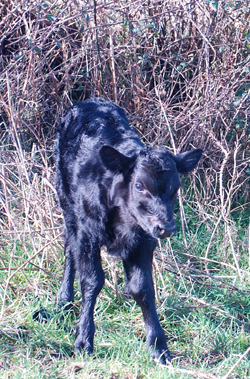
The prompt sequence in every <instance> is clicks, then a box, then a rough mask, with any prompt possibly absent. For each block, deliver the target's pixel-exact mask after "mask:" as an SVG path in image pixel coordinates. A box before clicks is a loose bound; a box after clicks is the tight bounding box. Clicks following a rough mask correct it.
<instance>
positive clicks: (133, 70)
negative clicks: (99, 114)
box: [0, 0, 250, 323]
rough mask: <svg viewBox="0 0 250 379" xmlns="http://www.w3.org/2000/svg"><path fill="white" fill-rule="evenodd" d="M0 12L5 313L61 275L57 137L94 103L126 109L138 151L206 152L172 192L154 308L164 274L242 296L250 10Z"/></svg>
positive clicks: (119, 6)
mask: <svg viewBox="0 0 250 379" xmlns="http://www.w3.org/2000/svg"><path fill="white" fill-rule="evenodd" d="M0 15H1V16H0V20H1V21H0V36H1V37H0V38H1V40H0V41H1V55H0V143H1V150H0V183H1V184H0V212H1V217H0V230H1V235H2V237H1V242H0V248H1V253H0V262H1V263H0V270H1V271H0V274H1V272H2V273H4V275H3V276H2V278H3V279H1V298H2V304H1V314H2V316H4V314H5V312H7V311H8V303H9V301H10V298H11V295H10V293H12V294H14V295H17V294H20V293H22V291H31V292H33V293H34V294H35V295H39V294H46V291H48V283H47V282H48V278H54V279H57V278H58V277H60V276H61V270H62V269H61V263H60V262H61V260H62V254H61V252H62V248H61V245H60V244H61V242H62V239H61V224H62V216H61V213H60V210H59V208H58V204H57V201H56V195H55V190H54V179H53V175H54V173H53V172H54V170H53V159H52V149H53V140H54V136H55V130H56V127H57V125H58V123H59V121H60V118H61V116H62V114H63V112H64V111H65V110H66V109H67V108H68V107H69V106H70V105H71V104H72V103H74V102H76V101H80V100H84V99H86V98H89V97H90V96H103V97H105V98H108V99H110V100H113V101H116V102H117V103H119V104H120V105H121V106H123V107H124V108H125V109H126V110H127V112H128V116H129V120H130V123H131V125H133V126H135V127H136V128H137V129H138V132H139V133H140V135H141V138H142V139H143V140H144V141H145V142H146V143H150V144H154V145H166V146H167V147H168V148H169V149H171V150H172V151H173V152H179V151H184V150H186V149H190V148H193V147H202V148H203V149H204V159H203V162H202V163H201V165H200V166H199V170H198V171H197V172H196V173H195V174H193V175H192V176H191V177H189V178H187V179H185V180H184V189H185V196H184V194H183V192H182V193H181V194H180V219H181V222H180V229H181V230H182V234H183V235H182V238H183V241H184V242H183V244H181V245H180V242H179V240H178V241H177V240H176V241H174V242H168V243H167V245H166V247H165V246H164V247H162V248H161V249H159V251H158V253H157V255H156V259H155V270H156V273H157V277H158V284H159V285H160V287H161V293H160V294H159V299H158V300H159V302H160V298H164V294H166V292H165V291H167V289H166V288H165V287H166V285H165V284H164V283H165V278H164V273H165V271H166V270H168V272H173V273H175V275H178V276H179V277H180V280H181V281H182V282H183V285H184V288H186V293H185V294H184V295H183V296H184V297H185V298H187V297H188V295H189V294H190V293H189V291H190V290H189V289H188V288H187V281H188V282H189V283H191V286H192V285H195V283H196V284H197V283H198V285H202V286H203V285H205V286H207V285H210V284H211V283H212V284H211V285H212V286H217V287H220V288H224V287H225V288H227V290H228V291H243V293H244V291H246V293H248V292H249V267H250V239H249V236H250V229H249V228H250V226H249V219H248V217H249V213H250V207H249V200H250V199H249V175H250V166H249V165H250V154H249V147H250V139H249V135H250V123H249V88H250V76H249V72H250V71H249V64H250V59H249V52H250V39H249V35H250V34H249V33H250V29H249V17H250V13H249V4H248V1H247V0H245V1H244V0H243V1H240V2H238V1H236V0H235V1H229V0H225V1H203V0H198V1H180V0H175V1H154V0H152V1H148V0H147V1H144V0H140V1H134V2H131V3H130V2H127V1H124V0H117V1H110V2H108V1H104V0H100V1H96V0H93V1H91V2H87V1H84V0H82V1H80V0H75V1H68V2H64V1H61V0H58V1H47V2H42V1H31V0H22V1H19V0H3V1H2V4H1V6H0ZM248 229H249V230H248ZM248 233H249V234H248ZM199 241H200V242H199ZM199 243H200V245H202V247H199ZM58 247H59V250H58ZM166 251H167V252H166ZM177 252H178V259H177V258H176V253H177ZM55 267H56V270H55ZM108 269H109V266H108ZM30 270H33V271H34V273H35V274H34V276H32V279H30V278H29V276H27V272H26V271H30ZM111 272H112V270H111ZM17 277H18V278H19V280H20V281H21V282H22V278H23V279H25V281H26V282H25V283H26V284H25V288H24V287H22V285H21V286H20V288H16V282H15V281H14V278H17ZM108 283H109V286H110V287H111V288H112V289H114V290H115V279H114V280H113V279H112V276H111V277H110V281H108ZM209 283H210V284H209ZM50 290H51V292H52V293H54V292H55V291H56V289H55V290H54V289H53V288H51V289H50ZM184 292H185V291H184ZM179 296H181V294H179ZM180 298H181V297H180ZM188 301H190V306H194V304H197V303H198V304H199V305H200V306H207V305H206V304H205V305H204V303H203V300H201V299H199V298H195V299H194V298H193V299H192V298H191V297H190V298H189V300H188ZM208 305H209V306H213V305H211V304H208ZM214 306H215V307H216V305H214ZM218 309H219V310H218ZM220 309H222V308H220V306H217V311H220ZM223 312H224V311H223V309H222V313H223ZM229 316H230V315H229ZM230 317H231V316H230ZM234 317H235V319H236V320H238V321H239V322H241V323H242V322H243V321H244V320H245V321H246V319H244V317H245V316H244V317H243V319H244V320H243V321H242V319H241V320H240V319H239V315H236V316H234Z"/></svg>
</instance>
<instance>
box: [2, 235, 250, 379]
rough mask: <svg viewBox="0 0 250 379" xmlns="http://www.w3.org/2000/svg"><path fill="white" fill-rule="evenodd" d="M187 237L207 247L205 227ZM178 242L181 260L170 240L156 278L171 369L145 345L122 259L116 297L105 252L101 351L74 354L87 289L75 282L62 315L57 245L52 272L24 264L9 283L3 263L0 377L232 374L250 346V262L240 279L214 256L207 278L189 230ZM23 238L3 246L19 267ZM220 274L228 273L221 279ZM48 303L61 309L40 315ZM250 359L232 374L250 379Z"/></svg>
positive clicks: (98, 311)
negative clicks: (191, 252) (41, 318)
mask: <svg viewBox="0 0 250 379" xmlns="http://www.w3.org/2000/svg"><path fill="white" fill-rule="evenodd" d="M189 238H190V239H192V247H193V249H196V250H195V251H196V253H197V254H198V253H200V254H201V256H202V253H203V252H204V249H205V246H206V243H207V238H208V237H207V236H206V235H205V234H204V231H203V230H202V228H201V229H200V231H199V234H198V235H196V237H195V238H194V236H191V235H190V236H189ZM218 238H220V237H219V235H218ZM171 241H172V242H171V246H172V248H173V251H174V256H175V262H174V259H173V257H172V256H171V252H170V251H169V249H167V250H165V248H164V249H163V250H162V251H158V252H156V254H155V259H156V266H155V277H156V278H157V279H156V281H157V283H156V284H157V293H158V299H159V304H158V314H159V318H160V320H161V324H162V326H163V328H164V330H165V332H166V336H167V340H168V346H169V349H170V351H171V353H172V356H173V363H174V368H173V369H169V368H167V367H164V366H162V365H160V364H158V363H156V362H154V360H153V359H152V357H151V355H150V352H148V351H147V350H146V345H145V337H144V324H143V320H142V315H141V311H140V309H139V308H138V307H137V306H136V304H135V302H134V301H133V300H132V299H131V298H129V297H126V296H124V295H123V289H124V283H123V272H122V265H121V264H120V263H119V262H117V272H116V276H117V282H118V290H119V294H120V295H119V298H117V296H116V293H115V290H114V286H113V279H112V275H111V270H110V265H109V260H107V259H106V258H105V259H104V261H103V265H104V269H105V272H106V278H107V285H106V286H105V287H104V288H103V290H102V292H101V295H100V296H99V298H98V300H97V304H96V308H95V323H96V335H95V350H94V354H93V356H91V357H89V356H85V355H84V354H83V356H81V357H79V356H75V355H74V353H73V351H72V346H73V343H74V330H75V326H76V322H77V318H78V313H79V307H80V300H81V296H80V292H79V289H77V283H76V296H75V298H76V301H75V307H74V312H72V313H71V314H70V315H68V316H67V317H66V318H65V320H64V322H63V323H62V322H61V319H60V314H57V313H56V312H55V311H54V304H55V299H56V292H57V290H58V288H59V286H60V280H59V277H60V276H61V274H62V266H61V267H60V266H59V265H58V261H57V259H59V260H60V261H62V262H63V254H62V250H58V251H56V252H55V251H54V253H53V254H51V256H50V257H49V258H48V259H47V261H45V260H44V261H43V267H46V269H47V271H46V272H44V271H41V270H38V269H37V268H36V267H35V266H34V265H31V264H30V265H27V266H26V270H20V271H19V272H18V273H17V274H16V275H14V276H13V277H12V278H11V280H10V282H9V286H8V288H7V291H5V289H6V283H7V279H8V276H9V275H10V274H9V273H8V271H7V270H1V271H0V275H1V277H0V279H1V298H2V300H3V299H4V295H3V294H4V293H5V304H4V306H3V304H2V317H1V321H0V377H1V378H14V379H15V378H32V379H33V378H108V379H114V378H119V379H121V378H124V379H125V378H126V379H127V378H136V379H139V378H140V379H141V378H150V379H152V378H185V379H187V378H198V377H203V378H209V377H210V378H211V377H212V376H211V375H214V376H215V377H218V378H219V377H222V376H223V375H225V374H226V373H227V372H228V371H229V370H230V368H231V367H232V366H233V365H234V364H235V363H236V362H237V361H238V359H239V358H240V356H241V355H242V354H244V352H245V351H246V350H247V348H248V346H249V345H250V334H249V333H250V294H249V282H250V274H249V271H248V270H244V276H243V277H242V279H241V281H238V282H237V283H236V287H233V285H232V278H231V277H230V274H231V275H232V276H233V274H234V275H235V273H234V272H229V271H230V270H229V269H228V267H225V266H223V265H222V266H220V262H219V261H216V262H215V263H213V262H212V263H210V266H209V269H210V274H211V275H210V276H209V277H208V276H206V275H205V271H204V267H203V261H202V260H199V259H198V256H197V258H196V259H193V260H191V261H190V257H188V255H186V254H187V253H185V249H184V246H183V242H182V238H181V235H180V236H177V237H174V238H173V239H172V240H171ZM199 241H200V242H199ZM218 244H219V242H218V240H217V241H215V242H214V244H213V247H212V250H214V252H212V251H211V257H212V258H213V259H214V260H215V259H218V256H219V253H218V251H219V249H218ZM168 245H169V244H167V246H168ZM15 246H16V251H15V254H13V251H12V254H10V251H8V252H7V250H6V249H3V254H2V262H3V261H4V264H5V266H6V267H7V266H8V264H9V261H10V259H11V258H10V257H11V256H12V263H11V265H12V267H14V266H15V267H16V266H18V265H21V264H22V263H23V261H24V259H28V255H32V252H31V251H30V252H29V250H28V253H27V250H26V252H24V251H23V250H22V245H21V244H16V245H15ZM4 251H5V254H4ZM183 253H185V254H183ZM55 254H56V256H57V259H56V258H55ZM17 257H19V258H17ZM37 259H38V260H39V258H37ZM190 262H191V263H190ZM33 263H34V264H35V263H39V262H38V261H37V262H34V261H33ZM188 265H189V266H188ZM246 265H247V262H243V266H246ZM185 267H186V269H184V268H185ZM187 267H188V269H187ZM177 268H178V270H179V271H178V270H177ZM11 272H12V271H11ZM50 273H53V274H54V276H53V277H52V276H51V275H50ZM218 276H221V277H222V276H223V282H222V281H219V280H218V278H217V277H218ZM226 276H227V277H226ZM57 277H58V279H57ZM221 280H222V279H221ZM41 307H42V308H46V309H47V310H49V311H50V312H51V314H52V315H53V317H52V319H51V320H49V321H48V322H47V323H39V322H37V321H34V320H33V318H32V315H33V313H34V311H35V310H37V309H40V308H41ZM249 363H250V354H248V355H247V356H246V357H245V358H244V359H243V360H242V361H241V362H240V363H239V364H238V365H237V366H236V367H235V369H234V370H233V373H232V374H231V375H230V376H229V378H242V379H243V378H248V377H249V376H250V369H249V367H250V364H249ZM209 375H210V376H209Z"/></svg>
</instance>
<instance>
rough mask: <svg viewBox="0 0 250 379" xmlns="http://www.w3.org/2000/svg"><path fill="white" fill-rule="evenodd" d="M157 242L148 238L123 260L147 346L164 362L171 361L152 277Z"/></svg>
mask: <svg viewBox="0 0 250 379" xmlns="http://www.w3.org/2000/svg"><path fill="white" fill-rule="evenodd" d="M154 248H155V242H154V241H150V240H146V241H143V243H141V245H140V246H138V247H137V248H136V249H134V251H133V252H131V253H130V255H129V257H128V258H127V259H125V260H123V265H124V269H125V273H126V275H127V279H128V284H127V286H128V289H129V291H130V293H131V295H132V296H133V297H134V299H135V301H136V302H137V304H138V305H139V306H140V307H141V309H142V313H143V318H144V322H145V332H146V341H147V348H148V349H151V348H152V349H153V352H154V356H155V357H156V358H157V359H158V360H159V361H160V362H161V363H163V364H166V363H170V362H171V356H170V353H169V351H168V348H167V344H166V337H165V333H164V331H163V329H162V327H161V326H160V323H159V320H158V316H157V312H156V306H155V293H154V286H153V279H152V258H153V251H154Z"/></svg>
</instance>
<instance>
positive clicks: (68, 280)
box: [57, 231, 75, 310]
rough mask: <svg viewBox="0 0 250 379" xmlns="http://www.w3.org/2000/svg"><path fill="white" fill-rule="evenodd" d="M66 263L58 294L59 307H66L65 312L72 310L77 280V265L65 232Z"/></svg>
mask: <svg viewBox="0 0 250 379" xmlns="http://www.w3.org/2000/svg"><path fill="white" fill-rule="evenodd" d="M64 252H65V263H64V273H63V280H62V284H61V288H60V290H59V292H58V294H57V307H58V308H61V307H63V306H64V305H66V306H65V310H67V309H70V307H71V304H69V303H73V301H74V279H75V264H74V258H73V254H72V249H71V247H70V243H69V237H68V233H67V231H66V232H65V249H64Z"/></svg>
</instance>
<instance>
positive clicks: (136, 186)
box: [135, 182, 143, 192]
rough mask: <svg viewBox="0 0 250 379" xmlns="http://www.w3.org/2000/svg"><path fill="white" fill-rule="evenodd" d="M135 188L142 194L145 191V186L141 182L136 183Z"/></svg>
mask: <svg viewBox="0 0 250 379" xmlns="http://www.w3.org/2000/svg"><path fill="white" fill-rule="evenodd" d="M135 188H136V190H137V191H139V192H141V191H142V190H143V186H142V184H141V183H140V182H137V183H135Z"/></svg>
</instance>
